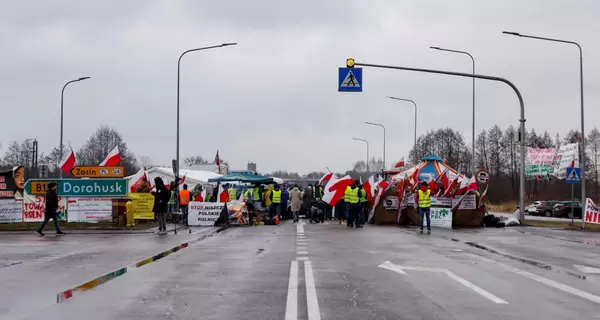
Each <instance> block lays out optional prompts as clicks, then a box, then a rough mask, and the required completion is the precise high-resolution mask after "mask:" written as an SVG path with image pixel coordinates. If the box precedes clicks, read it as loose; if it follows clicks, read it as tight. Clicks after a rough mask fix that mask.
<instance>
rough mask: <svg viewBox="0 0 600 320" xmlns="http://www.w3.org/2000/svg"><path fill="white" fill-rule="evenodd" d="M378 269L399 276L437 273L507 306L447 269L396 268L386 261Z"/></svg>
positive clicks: (502, 301) (396, 266)
mask: <svg viewBox="0 0 600 320" xmlns="http://www.w3.org/2000/svg"><path fill="white" fill-rule="evenodd" d="M378 267H379V268H383V269H387V270H390V271H394V272H397V273H400V274H404V275H408V273H406V271H404V270H414V271H426V272H439V273H444V274H446V275H447V276H448V277H450V278H452V279H454V280H456V281H457V282H458V283H460V284H462V285H463V286H465V287H467V288H469V289H471V290H473V291H475V292H477V293H479V294H480V295H482V296H484V297H485V298H487V299H488V300H491V301H492V302H494V303H498V304H508V302H506V301H504V300H502V299H500V298H498V297H497V296H495V295H493V294H491V293H489V292H487V291H485V290H483V289H482V288H480V287H478V286H476V285H475V284H473V283H471V282H469V281H467V280H466V279H464V278H462V277H460V276H458V275H457V274H455V273H454V272H452V271H450V270H448V269H441V268H427V267H411V266H398V265H395V264H393V263H391V262H389V261H386V262H384V263H382V264H380V265H379V266H378Z"/></svg>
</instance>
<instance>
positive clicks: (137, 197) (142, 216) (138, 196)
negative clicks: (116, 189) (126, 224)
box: [127, 192, 154, 220]
mask: <svg viewBox="0 0 600 320" xmlns="http://www.w3.org/2000/svg"><path fill="white" fill-rule="evenodd" d="M127 197H128V198H129V199H131V200H132V202H133V206H132V210H133V218H134V219H136V220H154V212H152V206H153V205H154V196H153V195H152V194H150V193H142V192H140V193H138V192H132V193H130V194H129V195H128V196H127Z"/></svg>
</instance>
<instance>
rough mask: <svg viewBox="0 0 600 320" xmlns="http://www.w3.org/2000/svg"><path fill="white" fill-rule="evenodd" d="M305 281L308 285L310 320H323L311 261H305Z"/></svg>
mask: <svg viewBox="0 0 600 320" xmlns="http://www.w3.org/2000/svg"><path fill="white" fill-rule="evenodd" d="M304 280H305V285H306V303H307V307H308V320H321V312H320V311H319V301H318V300H317V289H316V288H315V279H314V276H313V270H312V264H311V262H310V261H304Z"/></svg>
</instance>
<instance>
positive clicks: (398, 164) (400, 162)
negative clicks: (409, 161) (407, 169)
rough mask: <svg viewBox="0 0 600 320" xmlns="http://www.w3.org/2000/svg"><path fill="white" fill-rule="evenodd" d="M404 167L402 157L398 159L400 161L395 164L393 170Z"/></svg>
mask: <svg viewBox="0 0 600 320" xmlns="http://www.w3.org/2000/svg"><path fill="white" fill-rule="evenodd" d="M404 165H405V164H404V157H402V158H401V159H400V161H398V162H396V165H394V168H402V167H404Z"/></svg>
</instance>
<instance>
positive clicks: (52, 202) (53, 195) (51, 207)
mask: <svg viewBox="0 0 600 320" xmlns="http://www.w3.org/2000/svg"><path fill="white" fill-rule="evenodd" d="M57 189H58V187H57V185H56V182H50V183H48V192H46V208H45V210H44V222H42V224H41V225H40V228H39V229H38V230H37V231H36V232H35V233H36V234H37V235H38V236H40V237H41V236H44V233H43V232H42V231H43V230H44V227H45V226H46V223H48V221H50V219H52V220H54V227H55V228H56V234H57V235H64V234H65V233H64V232H62V231H61V230H60V225H59V224H58V213H57V210H58V194H57V192H56V190H57Z"/></svg>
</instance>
